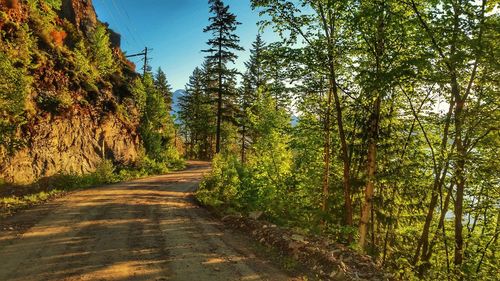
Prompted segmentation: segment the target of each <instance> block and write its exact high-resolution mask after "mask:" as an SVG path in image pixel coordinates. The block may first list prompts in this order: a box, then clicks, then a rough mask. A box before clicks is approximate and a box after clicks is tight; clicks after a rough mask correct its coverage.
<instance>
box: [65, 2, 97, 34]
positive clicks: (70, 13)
mask: <svg viewBox="0 0 500 281" xmlns="http://www.w3.org/2000/svg"><path fill="white" fill-rule="evenodd" d="M61 17H62V18H65V19H67V20H69V21H70V22H71V23H73V24H74V25H75V26H76V27H77V28H78V29H80V30H82V31H84V32H87V31H89V30H91V29H92V28H93V27H94V26H95V25H96V24H97V14H96V12H95V9H94V6H93V5H92V0H63V1H62V6H61Z"/></svg>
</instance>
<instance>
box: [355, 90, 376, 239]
mask: <svg viewBox="0 0 500 281" xmlns="http://www.w3.org/2000/svg"><path fill="white" fill-rule="evenodd" d="M377 95H378V97H377V99H376V100H375V102H374V104H373V112H372V116H371V118H370V119H371V124H370V131H369V139H368V159H367V176H368V181H367V183H366V188H365V201H364V203H363V207H362V210H361V218H360V223H359V242H358V245H359V248H360V249H364V248H365V245H366V235H367V232H368V223H369V220H370V212H371V209H372V205H373V195H374V192H375V173H376V171H377V142H378V126H379V114H380V103H381V98H380V95H379V94H378V93H377Z"/></svg>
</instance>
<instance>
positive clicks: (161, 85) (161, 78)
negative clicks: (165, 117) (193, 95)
mask: <svg viewBox="0 0 500 281" xmlns="http://www.w3.org/2000/svg"><path fill="white" fill-rule="evenodd" d="M154 85H155V88H156V90H157V91H158V92H159V93H160V94H161V95H162V96H163V99H164V100H165V104H166V105H167V109H168V111H169V112H170V111H172V87H170V85H169V84H168V81H167V75H165V72H163V70H162V69H161V67H159V68H158V70H157V71H156V75H155V81H154Z"/></svg>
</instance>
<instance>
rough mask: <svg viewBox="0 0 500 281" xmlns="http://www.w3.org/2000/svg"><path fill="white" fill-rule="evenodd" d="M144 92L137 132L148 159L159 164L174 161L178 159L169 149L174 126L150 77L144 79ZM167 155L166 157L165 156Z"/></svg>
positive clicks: (171, 143) (162, 95) (165, 104)
mask: <svg viewBox="0 0 500 281" xmlns="http://www.w3.org/2000/svg"><path fill="white" fill-rule="evenodd" d="M144 85H145V91H146V100H145V104H144V111H143V112H142V117H141V124H140V127H139V132H140V134H141V137H142V141H143V143H144V148H145V149H146V154H147V155H148V157H149V158H151V159H154V160H156V161H159V162H166V163H168V161H169V160H170V159H169V158H170V157H173V158H174V159H172V160H176V159H178V158H179V157H178V156H176V155H172V154H173V150H172V149H169V148H170V147H172V146H173V138H174V124H173V120H172V117H171V116H170V112H169V110H168V105H167V103H166V100H165V97H164V93H162V92H160V91H159V90H158V87H157V86H155V85H154V81H153V79H152V77H151V76H150V75H146V77H145V78H144ZM167 154H168V155H167Z"/></svg>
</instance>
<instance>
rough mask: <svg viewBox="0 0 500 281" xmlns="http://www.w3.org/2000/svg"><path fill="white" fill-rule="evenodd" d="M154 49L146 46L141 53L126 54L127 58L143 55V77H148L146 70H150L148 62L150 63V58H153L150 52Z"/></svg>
mask: <svg viewBox="0 0 500 281" xmlns="http://www.w3.org/2000/svg"><path fill="white" fill-rule="evenodd" d="M151 51H153V49H152V48H148V47H144V50H143V51H142V52H141V53H137V54H132V55H128V56H125V57H127V58H132V57H139V56H142V57H143V59H142V60H143V63H144V64H143V67H142V70H143V74H142V75H143V77H146V72H148V66H149V65H148V63H149V60H151V58H149V57H148V54H149V52H151Z"/></svg>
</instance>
